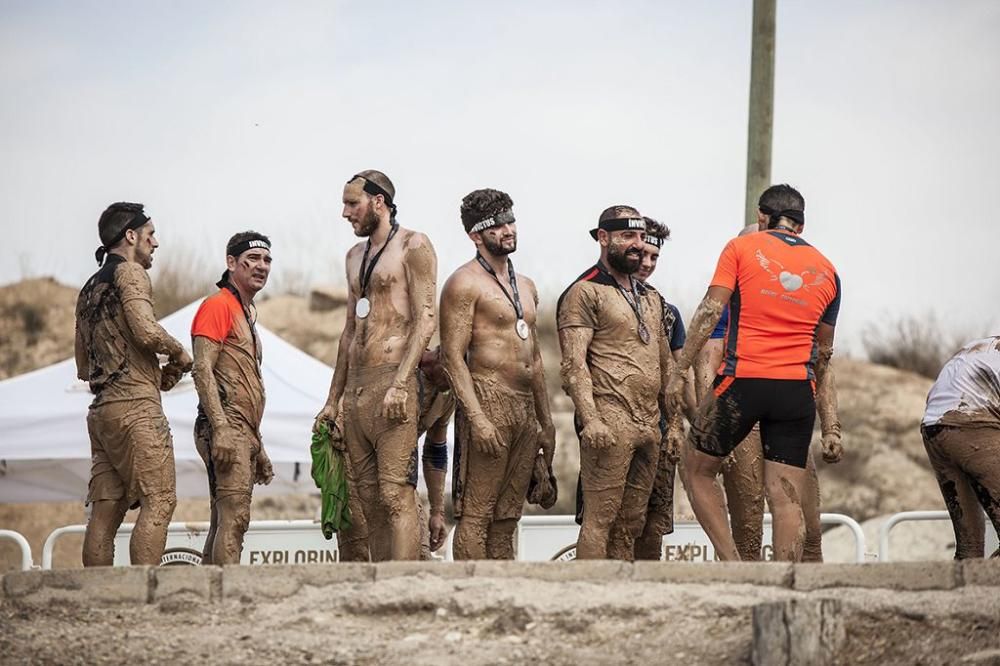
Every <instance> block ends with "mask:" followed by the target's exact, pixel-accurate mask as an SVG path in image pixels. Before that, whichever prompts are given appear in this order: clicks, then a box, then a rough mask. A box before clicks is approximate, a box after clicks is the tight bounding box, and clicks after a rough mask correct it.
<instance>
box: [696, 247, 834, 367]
mask: <svg viewBox="0 0 1000 666" xmlns="http://www.w3.org/2000/svg"><path fill="white" fill-rule="evenodd" d="M711 284H712V286H717V287H725V288H727V289H732V290H733V296H732V299H731V300H730V303H729V306H730V318H729V330H728V332H727V334H726V354H725V356H724V358H723V361H722V365H721V366H720V367H719V374H722V375H727V376H731V377H758V378H766V379H814V378H815V377H814V374H813V365H814V363H815V361H816V352H817V348H816V347H817V346H816V328H817V327H818V326H819V324H820V322H824V323H827V324H830V325H831V326H832V325H836V323H837V315H838V313H839V311H840V277H839V276H838V275H837V271H836V270H834V267H833V264H832V263H830V261H829V260H828V259H827V258H826V257H824V256H823V255H822V254H821V253H820V252H819V250H817V249H816V248H814V247H813V246H811V245H810V244H809V243H807V242H806V241H805V240H803V239H802V237H800V236H797V235H796V234H793V233H790V232H786V231H778V230H768V231H763V232H760V233H756V234H750V235H747V236H741V237H739V238H734V239H733V240H731V241H729V243H728V244H727V245H726V247H725V249H724V250H723V251H722V255H721V256H720V257H719V263H718V266H717V267H716V269H715V275H714V277H713V278H712V283H711Z"/></svg>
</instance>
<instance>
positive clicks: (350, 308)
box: [313, 261, 358, 431]
mask: <svg viewBox="0 0 1000 666" xmlns="http://www.w3.org/2000/svg"><path fill="white" fill-rule="evenodd" d="M344 264H345V266H346V265H348V264H350V261H345V262H344ZM347 284H348V285H350V284H351V276H350V274H348V276H347ZM357 303H358V297H357V295H356V294H355V293H354V289H352V288H351V287H350V286H348V288H347V318H346V319H345V320H344V330H343V332H342V333H341V334H340V341H339V342H338V343H337V360H336V362H335V364H334V366H333V378H332V379H331V380H330V392H329V394H327V398H326V404H324V405H323V409H321V410H320V412H319V414H317V415H316V422H315V423H314V424H313V430H314V431H318V429H319V426H320V423H323V422H326V423H327V424H328V425H329V426H330V427H331V428H332V427H333V424H334V423H335V422H336V420H337V415H338V411H339V409H340V398H341V397H342V396H343V395H344V387H345V386H347V366H348V359H349V354H350V351H351V343H352V342H353V341H354V331H355V330H356V327H357V319H356V318H355V315H354V308H355V307H357Z"/></svg>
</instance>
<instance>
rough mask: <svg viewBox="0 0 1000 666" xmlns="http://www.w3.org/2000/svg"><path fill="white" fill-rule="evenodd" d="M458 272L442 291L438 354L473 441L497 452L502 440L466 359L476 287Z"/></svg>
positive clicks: (477, 445)
mask: <svg viewBox="0 0 1000 666" xmlns="http://www.w3.org/2000/svg"><path fill="white" fill-rule="evenodd" d="M461 282H462V278H461V276H460V275H459V274H455V275H452V276H451V278H449V279H448V282H446V283H445V285H444V289H443V290H442V292H441V358H442V361H443V364H444V372H445V374H446V375H447V376H448V383H449V384H450V385H451V390H452V391H454V392H455V399H456V400H457V401H458V404H459V405H461V407H462V412H463V413H464V414H465V418H467V419H468V420H469V422H470V424H471V425H472V444H473V446H475V447H477V448H478V449H479V450H481V451H484V452H486V453H489V454H491V455H493V456H497V455H499V454H500V450H501V449H502V448H503V443H502V442H501V441H500V436H499V434H498V433H497V432H496V428H494V427H493V424H492V423H490V421H489V419H487V418H486V415H485V414H484V413H483V407H482V405H480V404H479V398H477V397H476V390H475V388H474V386H473V383H472V373H470V372H469V366H468V365H467V364H466V363H465V353H466V352H467V351H468V350H469V344H470V343H471V342H472V318H473V316H474V314H475V311H476V301H477V299H478V291H477V290H476V289H475V288H474V286H468V285H463V284H462V283H461Z"/></svg>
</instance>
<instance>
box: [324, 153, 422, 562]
mask: <svg viewBox="0 0 1000 666" xmlns="http://www.w3.org/2000/svg"><path fill="white" fill-rule="evenodd" d="M394 196H395V188H394V186H393V185H392V183H391V182H390V181H389V179H388V178H387V177H386V176H385V174H383V173H381V172H378V171H362V172H361V173H359V174H357V175H356V176H354V177H352V178H351V179H350V180H349V181H348V182H347V184H346V185H345V186H344V192H343V203H344V210H343V217H344V218H345V219H346V220H347V221H348V222H349V223H350V224H351V226H352V227H353V229H354V233H355V235H357V236H360V237H363V238H367V240H366V241H362V242H360V243H358V244H356V245H355V246H354V247H352V248H351V249H350V250H349V251H348V253H347V258H346V261H345V266H346V271H347V280H348V285H349V292H348V303H347V320H346V323H345V325H344V332H343V334H342V335H341V338H340V345H339V347H338V350H337V363H336V367H335V368H334V373H333V380H332V382H331V386H330V394H329V396H328V397H327V402H326V404H325V405H324V407H323V409H322V410H321V411H320V413H319V414H318V415H317V417H316V426H315V427H318V425H319V423H320V422H322V421H326V422H328V423H333V422H335V421H336V420H337V416H338V415H339V411H340V408H341V398H343V403H342V404H343V409H344V419H343V423H344V436H345V437H344V438H345V442H346V446H347V450H348V453H349V456H350V458H351V464H352V466H353V467H354V475H355V480H356V487H357V488H358V495H359V496H358V501H359V502H360V504H361V509H362V513H363V515H364V517H365V520H366V522H367V524H368V530H369V541H370V543H369V545H370V548H371V553H372V556H373V557H375V556H377V555H378V556H379V557H381V554H383V553H385V554H386V556H389V555H391V557H392V559H400V560H413V559H417V558H418V557H419V554H420V544H419V528H418V525H417V521H418V516H417V505H416V501H415V497H414V492H413V489H412V488H411V487H410V486H409V485H408V484H407V473H406V472H407V469H408V467H409V465H410V460H411V455H412V452H413V450H414V449H415V447H416V446H417V438H416V431H417V418H418V414H417V395H416V385H415V380H414V373H415V371H416V369H417V364H418V362H419V361H420V357H421V355H422V353H423V352H424V350H425V349H426V347H427V343H428V341H429V340H430V338H431V336H432V335H433V333H434V328H435V323H436V315H437V312H436V311H437V308H436V306H435V296H436V291H437V290H436V275H437V257H436V256H435V254H434V248H433V247H432V246H431V243H430V241H429V240H428V238H427V237H426V236H425V235H424V234H422V233H418V232H416V231H412V230H409V229H405V228H403V227H401V226H399V225H398V223H397V222H396V220H395V213H396V206H395V204H394V203H393V201H392V198H393V197H394ZM362 268H364V271H363V272H362ZM359 302H360V303H361V306H360V307H359V305H358V304H359ZM369 376H371V377H372V379H373V381H377V386H376V385H374V384H372V385H366V384H364V381H365V379H366V378H367V377H369Z"/></svg>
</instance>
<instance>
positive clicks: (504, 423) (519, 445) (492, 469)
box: [452, 375, 539, 520]
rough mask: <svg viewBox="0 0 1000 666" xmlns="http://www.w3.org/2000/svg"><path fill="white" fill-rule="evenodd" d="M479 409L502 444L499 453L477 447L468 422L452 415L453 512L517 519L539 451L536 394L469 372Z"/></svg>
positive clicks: (459, 514) (526, 494) (457, 515)
mask: <svg viewBox="0 0 1000 666" xmlns="http://www.w3.org/2000/svg"><path fill="white" fill-rule="evenodd" d="M472 383H473V386H474V387H475V391H476V397H477V398H478V399H479V404H480V406H481V407H482V410H483V413H484V414H485V415H486V418H487V419H489V421H490V423H492V424H493V427H495V428H496V429H497V431H498V432H499V434H500V439H501V440H502V441H503V442H504V443H506V444H507V446H506V447H505V448H504V450H503V452H502V453H501V454H500V456H499V457H497V458H494V457H493V456H491V455H489V454H488V453H482V452H480V451H479V450H477V449H476V448H475V446H474V445H473V443H472V434H471V432H472V428H471V424H470V423H469V421H468V419H466V418H465V415H464V414H463V413H462V412H461V411H459V413H458V415H457V417H456V419H455V460H454V474H453V480H452V484H453V485H452V501H453V503H454V506H455V517H456V518H460V517H461V516H463V515H466V516H472V517H475V518H492V519H493V520H507V519H511V518H513V519H519V518H520V517H521V513H522V512H523V511H524V500H525V498H526V497H527V496H528V483H529V482H530V481H531V471H532V469H534V466H535V455H536V454H537V453H538V432H539V426H538V420H537V418H536V416H535V398H534V396H533V395H532V394H531V393H530V392H527V391H514V390H511V389H509V388H507V387H506V386H503V385H502V384H500V383H498V382H497V381H496V380H493V379H486V378H482V377H478V376H476V375H473V376H472Z"/></svg>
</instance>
